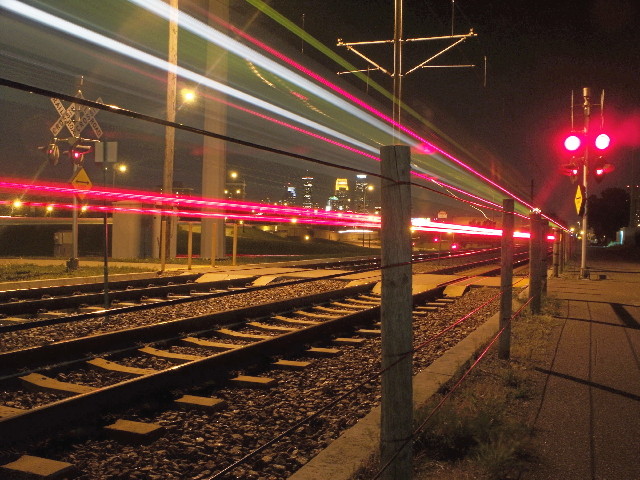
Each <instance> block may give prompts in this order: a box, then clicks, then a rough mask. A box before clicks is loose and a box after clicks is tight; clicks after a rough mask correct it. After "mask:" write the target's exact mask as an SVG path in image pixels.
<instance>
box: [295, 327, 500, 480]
mask: <svg viewBox="0 0 640 480" xmlns="http://www.w3.org/2000/svg"><path fill="white" fill-rule="evenodd" d="M499 318H500V315H499V314H495V315H493V316H492V317H491V318H489V320H487V321H486V322H485V323H484V324H482V325H481V326H480V327H478V328H477V329H476V330H474V331H473V332H471V333H470V334H469V335H468V336H467V337H466V338H465V339H463V340H462V341H460V342H459V343H458V344H457V345H455V346H454V347H452V348H450V349H449V350H447V352H445V353H444V355H442V356H441V357H440V358H438V359H437V360H435V361H434V362H433V363H432V364H431V365H429V367H427V368H426V369H425V370H423V371H422V372H420V373H419V374H418V375H416V376H415V377H414V378H413V409H414V412H416V417H418V418H419V416H420V412H422V411H423V410H424V409H425V408H426V406H427V404H428V403H429V400H430V399H431V397H432V396H433V395H435V394H436V393H437V392H438V391H439V390H440V388H441V387H442V386H443V385H444V384H445V383H447V382H449V381H450V380H452V379H453V378H454V377H455V376H456V375H457V374H458V372H459V371H460V369H461V368H462V367H463V366H464V365H465V364H467V363H468V362H469V360H471V359H472V358H473V356H474V355H475V354H476V353H477V352H478V351H479V350H480V349H481V348H482V347H484V346H485V345H486V344H487V343H488V341H489V340H490V339H491V338H492V337H493V336H494V335H495V334H496V333H497V332H498V323H499ZM379 443H380V407H379V406H378V407H376V408H374V409H373V410H371V412H369V414H368V415H366V416H365V417H364V418H362V419H360V420H359V421H358V423H357V424H355V425H354V426H353V427H351V428H350V429H348V430H347V431H345V432H344V433H343V434H342V435H341V436H340V437H339V438H338V439H337V440H335V441H334V442H332V443H331V444H330V445H329V446H328V447H327V448H325V449H324V450H323V451H321V452H320V453H319V454H318V455H316V456H315V457H314V458H313V459H311V460H310V461H309V462H308V463H307V464H306V465H304V466H303V467H302V468H301V469H300V470H298V471H297V472H296V473H294V474H293V475H291V476H290V477H289V479H288V480H327V479H328V478H330V479H331V480H350V479H351V478H353V476H354V475H355V474H356V473H357V472H358V470H360V469H361V468H362V467H363V466H365V465H366V464H367V463H368V462H369V461H370V460H371V459H372V458H373V457H374V456H375V455H376V454H377V452H378V448H379Z"/></svg>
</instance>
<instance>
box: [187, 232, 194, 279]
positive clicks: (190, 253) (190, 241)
mask: <svg viewBox="0 0 640 480" xmlns="http://www.w3.org/2000/svg"><path fill="white" fill-rule="evenodd" d="M192 256H193V222H189V235H188V237H187V270H191V257H192Z"/></svg>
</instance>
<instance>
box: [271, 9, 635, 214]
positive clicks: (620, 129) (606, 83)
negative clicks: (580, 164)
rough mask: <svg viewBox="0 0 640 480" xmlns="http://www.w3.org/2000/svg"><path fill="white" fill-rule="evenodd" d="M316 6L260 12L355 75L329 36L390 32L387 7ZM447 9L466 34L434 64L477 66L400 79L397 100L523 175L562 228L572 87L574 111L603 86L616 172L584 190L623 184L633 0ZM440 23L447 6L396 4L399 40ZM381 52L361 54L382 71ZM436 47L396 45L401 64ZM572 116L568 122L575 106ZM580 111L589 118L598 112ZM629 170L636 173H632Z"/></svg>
mask: <svg viewBox="0 0 640 480" xmlns="http://www.w3.org/2000/svg"><path fill="white" fill-rule="evenodd" d="M321 3H322V7H321V8H319V7H318V2H313V1H309V0H305V1H297V2H292V1H287V0H281V1H279V0H275V1H273V2H271V5H273V6H274V8H276V9H277V10H279V11H282V12H283V13H285V14H287V15H289V16H290V18H291V19H292V20H297V21H298V22H299V23H302V13H304V24H305V29H306V30H307V31H308V32H310V33H311V34H312V35H314V36H316V37H317V38H319V39H321V40H322V41H323V42H324V43H326V44H328V45H334V47H333V48H334V49H335V50H336V51H338V52H340V53H341V54H342V55H343V56H345V58H347V59H349V60H350V61H352V62H353V63H354V64H355V65H356V66H358V67H360V68H366V64H365V63H364V61H361V60H359V59H358V58H357V57H356V56H355V55H354V54H350V53H349V52H347V51H346V50H345V49H344V48H341V47H336V46H335V43H336V39H337V38H342V39H343V40H344V41H345V42H348V41H364V40H378V39H390V38H392V36H393V3H394V2H393V1H392V0H385V1H381V0H350V1H348V2H343V1H339V0H328V1H323V2H321ZM455 6H456V8H455V10H454V12H455V13H454V29H455V33H457V34H461V33H467V32H468V31H469V29H470V28H473V30H474V32H476V33H477V34H478V37H476V38H474V39H469V40H467V41H466V42H465V43H464V44H462V45H461V46H459V47H456V48H455V49H454V50H451V51H450V52H448V53H447V54H445V55H443V56H442V57H441V59H442V61H441V62H440V63H441V64H469V63H473V64H477V65H478V67H477V68H474V69H438V70H436V69H423V70H420V71H417V72H414V73H412V74H411V75H410V76H408V77H406V78H405V80H404V85H403V89H404V100H405V101H406V102H407V103H408V104H409V105H411V106H412V107H413V108H415V109H417V110H419V111H420V112H421V113H423V114H424V115H425V116H427V118H429V119H430V120H431V121H433V123H434V124H436V125H437V126H438V127H440V128H442V129H443V130H445V131H447V132H448V133H450V134H451V135H453V136H459V138H463V139H464V140H465V141H467V142H468V143H470V144H476V143H479V144H481V145H483V146H484V147H485V148H486V149H488V150H489V151H490V152H492V153H493V154H495V155H496V156H497V157H499V158H500V160H501V162H503V163H504V164H508V165H509V166H510V167H514V168H515V169H516V170H518V171H519V172H520V173H521V174H522V176H523V177H524V180H521V181H525V182H527V183H528V184H526V185H521V187H522V188H521V191H525V192H528V193H530V191H531V185H530V182H531V180H533V191H534V199H535V200H534V203H536V204H538V205H542V206H543V208H544V209H545V211H551V212H556V213H558V214H559V215H560V216H562V217H563V218H565V219H566V220H567V221H573V220H574V218H572V217H574V216H575V214H574V210H573V208H574V207H573V195H574V191H575V185H572V184H571V183H570V181H569V179H568V178H567V177H564V176H561V175H559V174H558V170H557V166H558V165H560V164H562V163H566V162H567V158H566V157H565V156H563V153H562V151H561V149H560V148H559V140H560V137H559V135H561V134H562V133H563V132H566V131H568V130H570V127H571V118H570V101H571V92H572V90H573V91H574V92H575V94H576V103H577V104H578V105H580V104H581V102H582V98H581V96H580V95H581V92H582V88H583V87H590V88H591V89H592V95H593V97H594V98H593V99H592V102H593V103H599V95H600V91H601V90H602V89H604V90H605V110H604V113H605V127H606V128H607V129H610V130H611V133H612V137H613V139H614V142H615V144H616V145H615V148H613V147H612V151H611V153H610V155H609V160H610V161H611V163H613V164H615V166H616V171H615V172H613V173H611V174H610V175H609V177H607V178H605V179H604V180H603V181H602V183H600V184H598V185H594V188H593V189H592V190H591V192H593V193H597V192H598V191H599V190H601V189H602V188H608V187H625V186H626V185H627V184H628V183H627V182H629V181H630V178H631V173H632V172H631V171H632V166H631V163H632V158H634V156H635V158H637V157H638V148H639V146H640V82H639V81H638V72H639V71H640V48H639V45H640V30H639V29H638V25H640V3H639V2H637V1H634V0H583V1H566V0H565V1H554V0H539V1H535V2H533V1H526V0H515V1H478V0H456V2H455ZM451 18H452V15H451V2H450V1H448V0H438V1H428V2H427V1H421V0H404V24H405V27H404V37H405V38H415V37H428V36H439V35H448V34H450V33H451ZM292 41H293V40H292ZM438 45H439V46H441V47H444V46H446V45H447V43H440V44H438ZM390 49H391V47H389V46H369V47H366V49H365V47H363V48H362V51H363V52H366V54H367V55H370V56H371V58H373V59H375V60H376V61H380V63H381V64H382V65H383V66H385V67H387V68H389V69H391V67H392V63H391V61H392V60H391V56H390V54H391V52H390ZM308 50H309V49H308ZM437 51H438V50H437V49H435V43H434V44H430V43H427V42H424V43H420V44H418V43H414V44H410V45H408V46H407V47H406V48H405V51H404V64H405V69H406V68H407V67H409V66H411V65H415V64H417V63H419V62H420V61H422V60H424V59H426V58H428V57H429V56H431V55H433V54H434V53H436V52H437ZM485 56H486V58H487V64H486V65H487V68H486V77H485V69H484V68H483V64H484V57H485ZM434 63H436V62H434ZM372 78H375V80H376V81H379V82H381V83H383V85H386V86H387V87H388V88H389V89H390V88H391V82H390V80H388V79H386V78H385V76H384V75H383V74H381V73H379V72H375V73H373V74H372ZM485 81H486V85H485ZM385 82H386V83H385ZM575 114H576V116H575V123H576V126H577V127H580V126H582V112H581V109H580V108H578V109H576V110H575ZM592 116H593V117H592V118H593V119H595V117H596V116H599V110H598V108H594V109H593V111H592ZM592 121H594V120H592ZM597 121H598V123H599V118H598V119H597ZM634 170H635V171H634V172H633V173H634V176H635V177H637V175H638V173H637V171H638V170H639V168H635V169H634ZM527 198H528V197H527Z"/></svg>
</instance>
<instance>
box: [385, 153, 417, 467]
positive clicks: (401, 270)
mask: <svg viewBox="0 0 640 480" xmlns="http://www.w3.org/2000/svg"><path fill="white" fill-rule="evenodd" d="M380 159H381V164H380V165H381V173H382V177H383V178H382V181H381V184H382V189H381V205H382V219H381V222H382V223H381V229H380V240H381V242H382V299H381V308H380V316H381V323H382V369H383V373H382V401H381V410H382V417H381V432H380V458H381V465H386V464H387V463H389V462H391V463H390V465H389V466H388V467H387V468H386V470H385V471H384V472H383V476H382V478H384V479H385V480H410V479H411V476H412V448H413V446H412V442H411V441H410V439H411V434H412V422H413V387H412V365H413V354H412V349H413V326H412V320H413V317H412V307H413V298H412V291H411V290H412V272H411V187H410V185H409V173H410V154H409V147H408V146H406V145H388V146H384V147H382V148H381V149H380Z"/></svg>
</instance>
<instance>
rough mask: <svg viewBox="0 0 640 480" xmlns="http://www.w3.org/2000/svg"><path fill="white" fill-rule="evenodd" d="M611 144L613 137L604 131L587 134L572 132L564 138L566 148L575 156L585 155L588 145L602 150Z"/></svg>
mask: <svg viewBox="0 0 640 480" xmlns="http://www.w3.org/2000/svg"><path fill="white" fill-rule="evenodd" d="M609 145H611V138H610V137H609V135H607V134H606V133H604V132H600V133H596V134H591V135H585V134H584V133H583V132H572V133H570V134H569V135H567V136H566V137H565V139H564V148H565V150H567V151H568V152H569V153H571V154H572V155H574V156H582V155H584V150H585V148H587V147H595V148H596V150H598V151H600V152H602V151H604V150H606V149H608V148H609Z"/></svg>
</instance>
